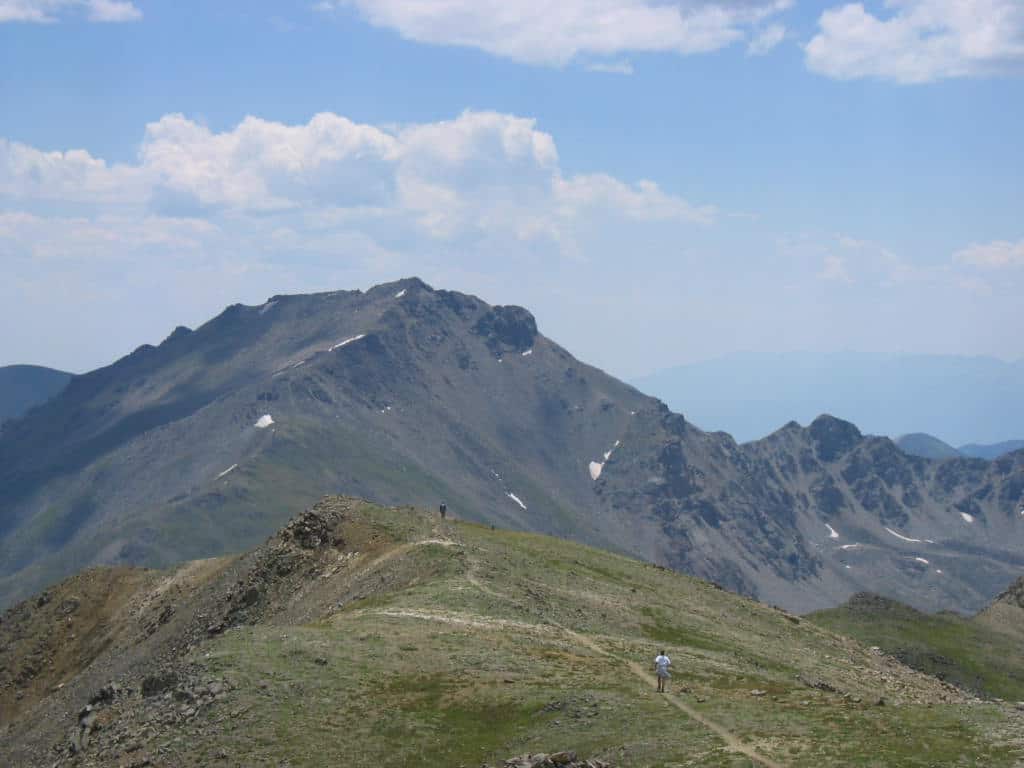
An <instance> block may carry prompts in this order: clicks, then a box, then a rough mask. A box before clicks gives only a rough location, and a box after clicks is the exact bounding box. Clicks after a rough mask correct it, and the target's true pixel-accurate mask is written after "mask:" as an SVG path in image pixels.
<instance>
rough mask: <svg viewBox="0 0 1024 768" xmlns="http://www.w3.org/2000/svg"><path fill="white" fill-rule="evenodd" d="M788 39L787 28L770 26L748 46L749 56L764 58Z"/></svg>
mask: <svg viewBox="0 0 1024 768" xmlns="http://www.w3.org/2000/svg"><path fill="white" fill-rule="evenodd" d="M785 38H786V27H785V26H783V25H782V24H769V25H768V26H767V27H765V28H764V29H762V30H761V31H760V32H758V33H757V35H756V36H755V37H754V38H753V39H751V41H750V42H749V43H748V44H747V55H748V56H764V55H765V54H766V53H768V52H769V51H771V50H772V49H773V48H775V46H777V45H778V44H779V43H781V42H782V41H783V40H784V39H785Z"/></svg>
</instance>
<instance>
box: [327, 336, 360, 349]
mask: <svg viewBox="0 0 1024 768" xmlns="http://www.w3.org/2000/svg"><path fill="white" fill-rule="evenodd" d="M365 338H366V334H365V333H360V334H359V335H358V336H353V337H351V338H349V339H345V340H344V341H339V342H338V343H337V344H335V345H334V346H333V347H331V348H330V349H328V350H327V351H328V352H333V351H334V350H336V349H340V348H341V347H344V346H346V345H348V344H351V343H352V342H353V341H359V340H360V339H365Z"/></svg>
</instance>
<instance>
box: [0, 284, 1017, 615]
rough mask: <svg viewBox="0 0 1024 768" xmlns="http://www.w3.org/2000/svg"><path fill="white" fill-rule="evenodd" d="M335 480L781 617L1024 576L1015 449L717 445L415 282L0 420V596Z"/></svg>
mask: <svg viewBox="0 0 1024 768" xmlns="http://www.w3.org/2000/svg"><path fill="white" fill-rule="evenodd" d="M333 492H345V493H353V494H358V495H361V496H364V497H367V498H373V499H375V500H379V501H382V502H385V503H416V504H420V505H422V506H427V507H435V506H436V505H437V504H438V503H439V502H440V501H442V500H444V501H446V502H447V503H448V506H449V509H451V510H452V511H453V512H454V513H456V514H458V515H460V516H463V517H466V518H471V519H475V520H479V521H481V522H489V523H495V524H498V525H501V526H506V527H511V528H518V529H526V530H533V531H540V532H545V533H550V534H555V535H558V536H562V537H570V538H574V539H577V540H580V541H583V542H586V543H590V544H594V545H597V546H601V547H605V548H610V549H615V550H617V551H621V552H626V553H630V554H633V555H636V556H639V557H641V558H644V559H648V560H651V561H654V562H658V563H663V564H666V565H670V566H672V567H674V568H677V569H680V570H684V571H687V572H690V573H694V574H697V575H700V576H702V577H705V578H709V579H712V580H714V581H717V582H719V583H721V584H723V585H724V586H726V587H728V588H730V589H733V590H736V591H739V592H742V593H745V594H749V595H752V596H756V597H758V598H759V599H762V600H764V601H767V602H772V603H777V604H780V605H783V606H786V607H787V608H790V609H793V610H801V611H802V610H811V609H814V608H822V607H828V606H832V605H835V604H837V603H839V602H841V601H842V600H844V599H846V598H847V597H849V596H850V595H851V594H853V593H855V592H858V591H863V590H871V591H876V592H882V593H885V594H888V595H890V596H893V597H896V598H898V599H901V600H904V601H906V602H908V603H911V604H913V605H915V606H918V607H922V608H959V609H961V610H976V609H978V608H980V607H981V606H983V605H984V604H985V603H987V602H988V600H989V599H990V598H991V597H992V596H993V595H995V594H996V593H997V592H998V591H999V590H1000V589H1002V588H1003V586H1004V585H1005V584H1007V583H1008V582H1009V581H1011V580H1012V579H1013V578H1015V577H1016V576H1017V575H1018V574H1019V572H1020V570H1021V569H1022V568H1024V555H1021V552H1022V545H1024V517H1022V516H1021V514H1020V512H1021V510H1020V509H1019V504H1020V500H1021V498H1022V496H1024V453H1017V454H1011V455H1010V456H1006V457H1003V458H1001V459H999V460H998V461H995V462H991V463H989V462H985V461H979V460H963V459H957V460H952V461H946V462H929V461H926V460H924V459H919V458H915V457H908V456H906V455H905V454H903V453H902V452H901V451H900V450H899V449H898V448H897V447H896V446H895V445H894V444H893V443H892V442H891V441H889V440H888V439H884V438H874V437H865V436H863V435H861V434H860V432H859V431H858V430H857V429H856V428H855V427H854V426H853V425H851V424H848V423H846V422H843V421H840V420H838V419H834V418H831V417H828V416H823V417H821V418H819V419H817V420H815V421H814V422H813V423H812V424H811V425H810V426H809V427H807V428H804V427H801V426H799V425H797V424H795V423H791V424H789V425H787V426H786V427H784V428H783V429H781V430H779V431H778V432H776V433H775V434H773V435H770V436H769V437H767V438H765V439H764V440H761V441H758V442H755V443H750V444H744V445H737V444H736V442H735V441H734V440H733V439H732V438H731V437H729V436H728V435H726V434H724V433H708V432H704V431H702V430H700V429H698V428H696V427H694V426H693V425H692V424H690V423H688V422H687V421H686V419H684V418H683V417H682V416H680V415H678V414H674V413H672V412H670V411H669V410H668V409H667V408H666V407H665V406H664V405H663V404H662V403H660V402H659V401H657V400H655V399H653V398H650V397H647V396H645V395H643V394H641V393H640V392H638V391H637V390H635V389H633V388H632V387H630V386H628V385H626V384H623V383H622V382H620V381H618V380H616V379H614V378H612V377H610V376H608V375H606V374H604V373H603V372H601V371H599V370H597V369H595V368H592V367H590V366H587V365H586V364H584V363H581V362H580V361H578V360H576V359H575V358H573V357H572V355H570V354H569V353H568V352H567V351H565V350H564V349H562V348H561V347H559V346H558V345H557V344H555V343H554V342H552V341H551V340H549V339H547V338H545V337H544V336H543V335H541V334H540V333H539V332H538V330H537V328H536V324H535V322H534V319H533V317H532V315H530V313H529V312H527V311H526V310H524V309H521V308H518V307H493V306H490V305H488V304H486V303H485V302H482V301H480V300H479V299H477V298H475V297H472V296H466V295H463V294H458V293H453V292H449V291H440V290H434V289H432V288H430V287H429V286H427V285H426V284H424V283H423V282H421V281H419V280H416V279H409V280H403V281H400V282H397V283H391V284H388V285H382V286H377V287H376V288H373V289H371V290H369V291H367V292H365V293H364V292H360V291H352V292H335V293H329V294H317V295H310V296H278V297H274V298H273V299H271V300H270V301H268V302H267V303H266V304H264V305H262V306H259V307H246V306H241V305H236V306H233V307H229V308H228V309H227V310H225V312H223V313H222V314H221V315H220V316H218V317H217V318H215V319H213V320H211V321H210V322H208V323H206V324H205V325H203V326H202V327H201V328H198V329H197V330H195V331H190V330H188V329H185V328H179V329H177V330H176V331H175V332H174V333H173V334H171V336H170V337H169V338H168V339H166V340H165V341H164V342H163V343H162V344H160V346H159V347H148V346H145V347H142V348H140V349H138V350H136V351H135V352H134V353H132V354H131V355H129V356H128V357H126V358H124V359H122V360H120V361H118V362H117V363H115V364H114V365H112V366H109V367H107V368H104V369H101V370H98V371H94V372H92V373H89V374H86V375H84V376H78V377H76V378H75V379H74V380H73V381H72V382H71V384H70V385H69V386H68V388H67V389H66V390H64V391H63V392H62V393H61V394H60V395H59V396H58V397H56V398H54V399H53V400H51V401H50V402H48V403H46V404H45V405H43V406H42V407H40V408H38V409H36V410H34V411H32V412H31V413H30V414H28V415H27V416H26V417H25V418H23V419H21V420H17V421H14V422H11V423H10V424H9V425H8V426H7V427H6V428H5V429H4V431H3V434H2V435H0V494H2V497H3V498H4V500H5V502H6V503H5V506H4V508H3V509H2V512H0V514H2V517H0V600H2V601H4V602H7V603H9V602H10V601H12V600H13V599H16V598H18V597H23V596H25V595H27V594H29V593H31V591H32V590H34V589H37V588H40V587H42V586H43V585H44V584H47V583H50V582H52V581H54V580H56V579H57V578H60V577H61V576H64V575H67V574H70V573H72V572H74V571H75V570H77V569H79V568H82V567H86V566H89V565H94V564H98V563H110V564H118V563H120V564H131V563H136V564H138V563H141V564H147V565H154V566H161V565H168V564H170V563H173V562H178V561H180V560H182V559H186V558H197V557H206V556H210V555H216V554H219V553H223V552H226V551H231V550H233V549H237V548H238V547H241V546H249V545H253V544H255V543H257V542H258V541H260V540H262V539H263V538H264V537H265V536H266V535H267V533H268V532H269V531H272V530H274V529H275V528H276V527H277V526H279V525H280V524H281V523H282V522H283V521H284V520H285V519H286V516H287V511H288V510H289V509H292V508H294V506H295V505H296V504H308V503H311V502H312V501H313V500H314V499H315V498H318V497H319V496H320V495H321V494H323V493H333Z"/></svg>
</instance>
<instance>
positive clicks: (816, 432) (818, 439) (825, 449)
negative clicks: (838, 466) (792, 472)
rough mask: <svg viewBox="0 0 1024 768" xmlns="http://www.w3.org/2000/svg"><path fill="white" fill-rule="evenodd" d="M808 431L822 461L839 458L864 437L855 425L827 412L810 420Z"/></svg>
mask: <svg viewBox="0 0 1024 768" xmlns="http://www.w3.org/2000/svg"><path fill="white" fill-rule="evenodd" d="M808 431H809V432H810V435H811V439H812V440H813V441H814V443H815V446H816V447H817V449H818V456H819V457H820V458H821V459H822V460H823V461H832V460H834V459H837V458H839V457H840V456H842V455H843V454H844V453H846V452H847V451H849V450H850V449H851V448H853V447H854V446H855V445H857V443H859V442H860V441H861V439H862V438H863V437H864V436H863V435H862V434H861V432H860V430H859V429H857V427H856V426H855V425H853V424H851V423H850V422H848V421H843V420H842V419H837V418H836V417H835V416H831V415H829V414H827V413H825V414H822V415H821V416H819V417H818V418H816V419H815V420H814V421H813V422H811V426H810V427H809V428H808Z"/></svg>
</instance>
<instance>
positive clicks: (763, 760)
mask: <svg viewBox="0 0 1024 768" xmlns="http://www.w3.org/2000/svg"><path fill="white" fill-rule="evenodd" d="M475 570H476V562H475V561H473V560H470V570H469V572H468V573H467V574H466V578H467V580H468V581H469V582H470V583H471V584H472V585H473V586H475V587H476V588H477V589H479V590H480V591H481V592H483V593H485V594H487V595H490V596H491V597H494V598H497V599H499V600H510V599H511V598H510V597H509V596H508V595H505V594H502V593H501V592H499V591H497V590H495V589H493V588H491V587H490V586H489V585H487V584H484V583H483V582H482V581H480V579H478V578H477V577H476V575H475ZM551 625H552V626H554V627H557V628H558V629H560V630H561V631H562V632H564V633H565V634H566V635H568V636H569V637H571V638H572V639H573V640H574V641H576V642H577V643H579V644H580V645H582V646H584V647H586V648H589V649H590V650H592V651H593V652H594V653H596V654H598V655H600V656H604V657H605V658H609V659H613V660H615V661H618V662H622V663H625V664H626V666H627V667H628V668H629V671H630V672H632V673H633V674H634V675H636V676H637V677H639V678H640V679H641V680H643V681H644V682H645V683H647V684H648V685H651V686H653V685H654V677H653V675H651V674H650V673H648V672H647V671H646V670H645V669H644V668H643V667H642V666H641V665H640V664H638V663H636V662H635V661H628V660H625V659H622V658H620V657H619V656H618V655H616V654H614V653H612V652H611V651H608V650H606V649H604V648H602V647H601V646H600V645H599V644H598V643H597V642H595V641H594V640H593V639H591V638H589V637H587V636H586V635H581V634H580V633H579V632H575V631H574V630H571V629H569V628H568V627H566V626H565V625H563V624H559V623H558V622H556V621H553V620H551ZM663 697H664V700H665V701H666V702H667V703H668V704H671V705H672V706H674V707H675V708H676V709H678V710H679V711H680V712H682V713H683V714H685V715H686V716H687V717H689V718H691V719H692V720H695V721H697V722H698V723H700V724H701V725H703V726H704V727H705V728H707V729H708V730H709V731H711V732H712V733H714V734H715V735H716V736H718V738H720V739H721V740H722V741H724V742H725V744H726V747H728V748H729V750H730V751H733V752H738V753H740V754H742V755H746V756H747V757H749V758H750V759H751V760H752V761H753V762H754V763H756V764H757V765H760V766H763V768H784V766H783V765H782V764H781V763H777V762H775V761H774V760H771V759H769V758H767V757H765V756H764V755H762V754H761V753H759V752H758V751H757V750H755V749H754V748H753V747H750V746H748V745H746V744H744V743H743V742H742V741H741V740H740V738H739V737H738V736H737V735H736V734H734V733H733V732H732V731H730V730H729V729H728V728H726V727H725V726H724V725H722V724H721V723H716V722H715V721H714V720H712V719H711V718H709V717H707V716H706V715H703V714H702V713H700V712H698V711H697V710H696V709H694V708H693V707H691V706H690V705H689V704H687V703H686V702H685V701H683V700H682V699H680V698H679V697H678V696H676V695H675V694H672V693H667V692H666V693H665V694H663Z"/></svg>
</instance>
